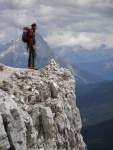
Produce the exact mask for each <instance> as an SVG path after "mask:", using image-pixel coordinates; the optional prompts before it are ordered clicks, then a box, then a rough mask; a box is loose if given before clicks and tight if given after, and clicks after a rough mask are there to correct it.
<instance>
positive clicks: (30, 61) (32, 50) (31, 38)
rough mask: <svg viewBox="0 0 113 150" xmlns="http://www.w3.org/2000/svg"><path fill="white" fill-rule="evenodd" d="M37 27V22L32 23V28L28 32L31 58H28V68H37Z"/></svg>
mask: <svg viewBox="0 0 113 150" xmlns="http://www.w3.org/2000/svg"><path fill="white" fill-rule="evenodd" d="M36 29H37V25H36V23H33V24H32V25H31V29H30V30H29V32H28V37H29V39H28V43H27V49H29V58H28V68H29V69H35V70H37V67H36V39H35V30H36Z"/></svg>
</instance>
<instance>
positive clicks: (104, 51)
mask: <svg viewBox="0 0 113 150" xmlns="http://www.w3.org/2000/svg"><path fill="white" fill-rule="evenodd" d="M53 50H54V51H55V52H56V53H57V54H58V55H59V56H61V57H62V58H63V59H64V60H66V61H67V62H68V63H69V64H72V65H76V63H84V62H95V61H100V60H106V59H109V58H111V57H113V49H112V48H111V49H110V48H106V46H105V45H104V44H102V45H101V46H100V47H98V48H93V49H91V50H87V49H85V48H83V47H82V46H81V45H75V46H60V47H57V48H54V49H53Z"/></svg>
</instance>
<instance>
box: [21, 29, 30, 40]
mask: <svg viewBox="0 0 113 150" xmlns="http://www.w3.org/2000/svg"><path fill="white" fill-rule="evenodd" d="M29 30H30V29H29V28H28V27H24V28H23V34H22V42H24V43H28V42H29Z"/></svg>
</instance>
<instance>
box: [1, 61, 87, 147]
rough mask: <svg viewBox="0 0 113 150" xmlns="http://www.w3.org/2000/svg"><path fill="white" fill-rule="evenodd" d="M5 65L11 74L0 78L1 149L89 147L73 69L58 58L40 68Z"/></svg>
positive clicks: (4, 71) (2, 71)
mask: <svg viewBox="0 0 113 150" xmlns="http://www.w3.org/2000/svg"><path fill="white" fill-rule="evenodd" d="M1 68H2V69H0V76H2V74H3V73H5V74H7V75H8V72H10V73H9V74H10V75H9V76H7V78H5V80H4V77H1V80H0V82H1V83H0V150H86V149H87V148H86V145H85V143H84V142H83V138H82V135H81V133H80V131H81V127H82V124H81V118H80V113H79V110H78V108H77V107H76V102H75V100H76V96H75V94H74V93H75V81H74V78H73V76H72V74H71V73H70V71H69V70H67V69H64V68H60V67H59V66H58V65H57V64H56V63H55V61H54V60H51V61H50V62H49V64H48V66H46V67H45V68H44V69H41V70H38V71H36V70H31V69H29V70H28V69H16V70H15V69H14V68H10V67H9V68H8V67H6V66H3V65H1ZM11 70H13V71H12V73H11Z"/></svg>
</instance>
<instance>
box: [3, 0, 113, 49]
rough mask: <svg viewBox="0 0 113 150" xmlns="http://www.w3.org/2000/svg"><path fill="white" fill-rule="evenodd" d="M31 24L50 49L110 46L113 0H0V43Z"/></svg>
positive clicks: (7, 40)
mask: <svg viewBox="0 0 113 150" xmlns="http://www.w3.org/2000/svg"><path fill="white" fill-rule="evenodd" d="M32 23H36V24H37V27H38V28H37V31H36V32H38V33H39V34H40V35H41V36H42V38H43V39H44V40H45V41H46V42H47V43H48V45H49V46H50V47H51V48H55V47H58V46H62V45H67V46H74V45H81V46H83V47H84V48H87V49H92V48H96V47H99V46H100V45H101V44H105V45H106V47H108V48H113V0H21V1H20V0H0V29H1V31H0V43H4V44H5V43H7V42H9V41H11V40H16V39H18V38H19V37H21V35H22V29H23V27H25V26H28V27H30V26H31V24H32Z"/></svg>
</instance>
